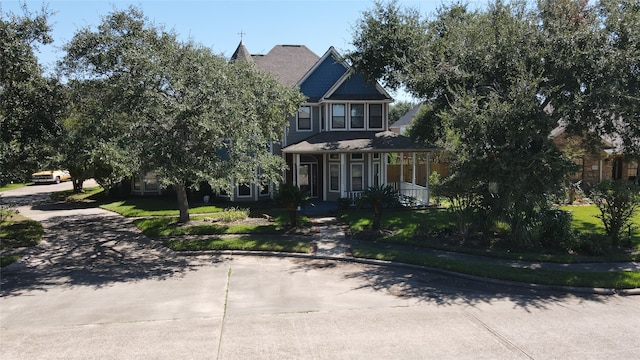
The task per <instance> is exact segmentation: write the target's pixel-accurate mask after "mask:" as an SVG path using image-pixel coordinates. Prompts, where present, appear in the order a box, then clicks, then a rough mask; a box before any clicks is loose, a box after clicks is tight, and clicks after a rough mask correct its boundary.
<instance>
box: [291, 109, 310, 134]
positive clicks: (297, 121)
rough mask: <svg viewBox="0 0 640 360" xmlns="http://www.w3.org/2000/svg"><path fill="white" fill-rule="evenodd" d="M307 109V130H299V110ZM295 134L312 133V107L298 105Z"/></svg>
mask: <svg viewBox="0 0 640 360" xmlns="http://www.w3.org/2000/svg"><path fill="white" fill-rule="evenodd" d="M302 107H308V108H309V128H308V129H300V118H299V115H300V108H302ZM295 118H296V132H313V106H311V105H300V106H299V107H298V111H296V116H295Z"/></svg>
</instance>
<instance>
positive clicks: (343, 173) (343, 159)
mask: <svg viewBox="0 0 640 360" xmlns="http://www.w3.org/2000/svg"><path fill="white" fill-rule="evenodd" d="M340 197H342V198H346V197H347V154H345V153H340Z"/></svg>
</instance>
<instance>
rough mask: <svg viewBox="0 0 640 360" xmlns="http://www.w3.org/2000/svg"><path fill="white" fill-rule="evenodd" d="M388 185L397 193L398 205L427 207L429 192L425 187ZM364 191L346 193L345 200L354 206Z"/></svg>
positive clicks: (402, 184)
mask: <svg viewBox="0 0 640 360" xmlns="http://www.w3.org/2000/svg"><path fill="white" fill-rule="evenodd" d="M389 185H390V186H391V187H392V188H393V189H394V190H396V191H397V192H398V196H399V198H400V203H402V204H403V205H406V206H427V205H429V191H428V190H427V188H426V187H425V186H420V185H414V184H412V183H408V182H403V183H400V182H392V183H389ZM363 192H364V191H347V199H349V202H350V204H351V205H356V204H357V203H358V199H360V197H361V196H362V193H363Z"/></svg>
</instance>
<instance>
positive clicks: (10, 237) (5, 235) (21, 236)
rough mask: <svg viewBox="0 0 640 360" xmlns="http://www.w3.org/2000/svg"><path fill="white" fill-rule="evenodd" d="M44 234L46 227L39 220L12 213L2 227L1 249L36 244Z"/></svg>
mask: <svg viewBox="0 0 640 360" xmlns="http://www.w3.org/2000/svg"><path fill="white" fill-rule="evenodd" d="M43 236H44V228H43V227H42V225H41V224H40V223H39V222H37V221H35V220H31V219H27V218H25V217H22V216H19V215H16V214H11V217H10V218H8V219H5V220H4V223H3V224H2V227H0V250H7V249H15V248H21V247H29V246H35V245H38V243H39V242H40V241H41V240H42V237H43Z"/></svg>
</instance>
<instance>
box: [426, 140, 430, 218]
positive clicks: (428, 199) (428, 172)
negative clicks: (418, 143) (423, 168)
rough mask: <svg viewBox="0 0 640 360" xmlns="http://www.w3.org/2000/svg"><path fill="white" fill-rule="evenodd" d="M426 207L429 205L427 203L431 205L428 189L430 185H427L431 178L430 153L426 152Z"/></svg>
mask: <svg viewBox="0 0 640 360" xmlns="http://www.w3.org/2000/svg"><path fill="white" fill-rule="evenodd" d="M426 158H427V205H429V203H431V189H430V187H429V186H430V185H431V184H429V179H430V177H431V153H430V152H428V151H427V155H426Z"/></svg>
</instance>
